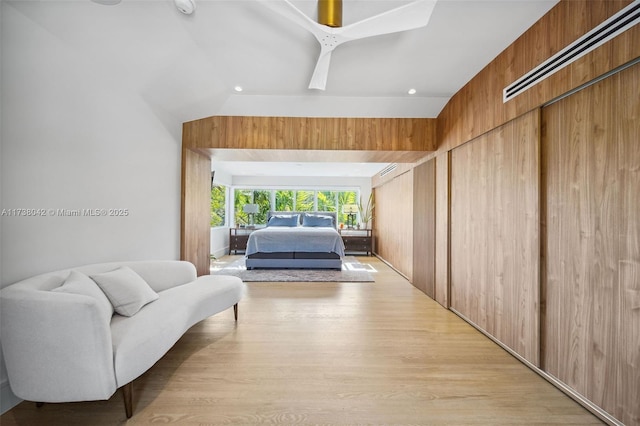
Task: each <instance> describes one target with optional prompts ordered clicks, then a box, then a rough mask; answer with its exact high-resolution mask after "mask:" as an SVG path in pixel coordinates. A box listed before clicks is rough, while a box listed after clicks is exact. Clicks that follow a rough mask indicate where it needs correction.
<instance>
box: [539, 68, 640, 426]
mask: <svg viewBox="0 0 640 426" xmlns="http://www.w3.org/2000/svg"><path fill="white" fill-rule="evenodd" d="M639 81H640V65H635V66H634V67H632V68H630V69H627V70H625V71H622V72H621V73H619V74H616V75H614V76H611V77H609V78H607V79H605V80H603V81H601V82H599V83H597V84H595V85H593V86H590V87H588V88H586V89H584V90H582V91H580V92H577V93H575V94H573V95H571V96H569V97H567V98H565V99H563V100H561V101H558V102H556V103H554V104H552V105H550V106H548V107H546V108H544V110H543V128H544V129H545V134H544V135H543V153H544V154H543V161H544V162H543V166H544V174H543V176H544V177H545V180H546V182H545V188H546V194H545V198H546V208H545V211H546V212H545V216H546V218H545V221H546V242H545V243H544V244H543V254H544V265H545V269H546V274H545V275H544V276H543V286H544V289H545V302H546V315H545V319H544V323H543V327H544V354H545V355H544V369H545V370H546V371H547V372H549V373H550V374H552V375H553V376H555V377H557V378H558V379H560V380H561V381H562V382H564V383H566V384H567V385H569V386H570V387H571V388H573V389H575V390H576V391H577V392H578V393H580V394H581V395H583V396H585V397H586V398H587V399H589V400H590V401H592V402H594V403H595V404H596V405H598V406H600V407H601V408H603V409H604V410H605V411H607V412H608V413H610V414H612V415H613V416H614V417H616V418H617V419H619V420H620V421H622V422H624V423H628V424H635V423H636V422H638V419H640V404H638V401H640V106H639V104H640V101H639V97H638V93H640V84H639V83H638V82H639Z"/></svg>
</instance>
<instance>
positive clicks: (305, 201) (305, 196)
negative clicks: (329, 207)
mask: <svg viewBox="0 0 640 426" xmlns="http://www.w3.org/2000/svg"><path fill="white" fill-rule="evenodd" d="M295 193H296V208H295V211H298V212H312V211H314V210H315V208H314V206H315V195H316V194H315V192H314V191H296V192H295Z"/></svg>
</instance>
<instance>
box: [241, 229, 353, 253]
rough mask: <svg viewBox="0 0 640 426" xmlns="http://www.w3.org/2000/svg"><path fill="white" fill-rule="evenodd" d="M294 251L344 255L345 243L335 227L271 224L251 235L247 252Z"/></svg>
mask: <svg viewBox="0 0 640 426" xmlns="http://www.w3.org/2000/svg"><path fill="white" fill-rule="evenodd" d="M292 251H295V252H315V253H318V252H319V253H332V252H333V253H337V254H338V255H340V257H344V244H343V242H342V237H341V236H340V234H339V233H338V231H337V230H336V229H335V228H325V227H305V226H299V227H289V226H269V227H267V228H264V229H258V230H257V231H254V232H252V233H251V235H249V241H248V242H247V251H246V254H247V256H249V255H251V254H254V253H258V252H261V253H277V252H292Z"/></svg>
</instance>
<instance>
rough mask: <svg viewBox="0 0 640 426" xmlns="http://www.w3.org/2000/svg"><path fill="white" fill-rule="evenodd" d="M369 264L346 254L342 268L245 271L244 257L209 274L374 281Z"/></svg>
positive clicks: (255, 279) (262, 279)
mask: <svg viewBox="0 0 640 426" xmlns="http://www.w3.org/2000/svg"><path fill="white" fill-rule="evenodd" d="M371 271H375V270H374V269H373V268H372V266H371V265H369V264H367V263H360V262H359V261H358V259H356V258H355V257H352V256H347V257H345V258H344V260H343V262H342V270H341V271H337V270H334V269H252V270H249V271H247V267H246V266H245V263H244V257H243V258H240V259H238V260H236V261H234V262H232V263H229V264H227V265H224V267H222V268H220V269H216V268H215V267H212V268H211V275H233V276H235V277H239V278H240V279H242V281H245V282H265V281H270V282H294V281H295V282H375V280H374V278H373V275H371Z"/></svg>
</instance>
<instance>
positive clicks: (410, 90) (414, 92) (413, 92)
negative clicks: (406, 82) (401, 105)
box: [407, 89, 416, 95]
mask: <svg viewBox="0 0 640 426" xmlns="http://www.w3.org/2000/svg"><path fill="white" fill-rule="evenodd" d="M407 93H408V94H410V95H415V94H416V89H409V91H408V92H407Z"/></svg>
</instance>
